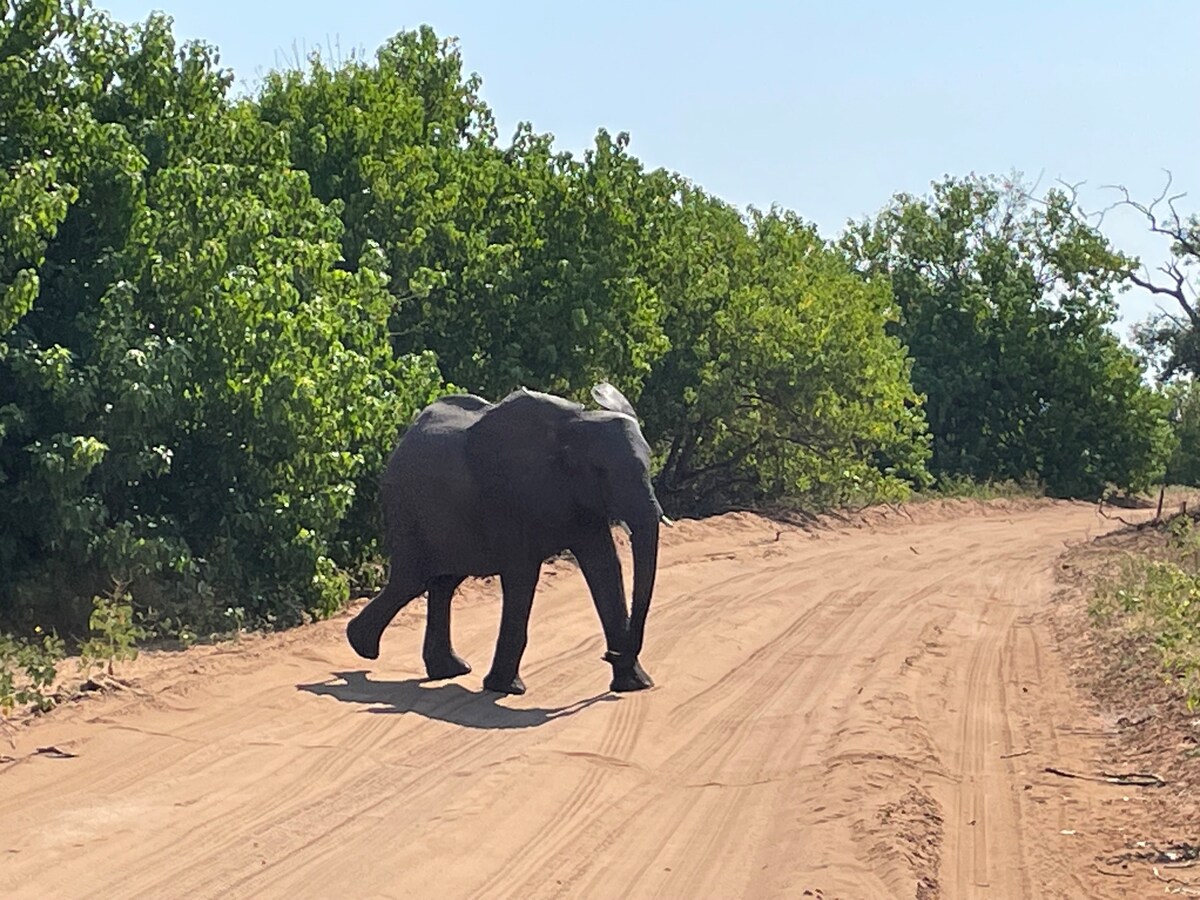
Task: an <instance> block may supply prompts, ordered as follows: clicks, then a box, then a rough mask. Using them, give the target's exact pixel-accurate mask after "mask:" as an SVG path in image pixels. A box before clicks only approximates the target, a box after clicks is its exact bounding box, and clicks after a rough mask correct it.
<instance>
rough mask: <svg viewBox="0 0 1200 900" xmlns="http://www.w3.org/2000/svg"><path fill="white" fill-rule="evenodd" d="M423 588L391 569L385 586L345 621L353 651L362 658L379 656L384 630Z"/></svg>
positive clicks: (347, 636)
mask: <svg viewBox="0 0 1200 900" xmlns="http://www.w3.org/2000/svg"><path fill="white" fill-rule="evenodd" d="M424 590H425V585H424V584H421V583H419V582H416V581H412V580H408V579H405V578H404V576H403V575H402V574H401V573H398V572H396V569H395V567H393V569H392V575H391V578H390V579H389V581H388V583H387V586H386V587H385V588H384V589H383V590H382V591H380V592H379V593H378V594H376V595H375V597H373V598H372V599H371V602H370V603H368V604H367V605H366V606H364V607H363V608H362V609H361V610H359V612H358V615H356V616H355V617H354V618H353V619H351V620H350V621H349V622H347V623H346V639H347V640H348V641H349V642H350V646H351V647H353V648H354V652H355V653H357V654H358V655H359V656H361V657H362V658H363V659H378V658H379V641H380V639H381V638H382V637H383V630H384V629H385V628H387V627H388V625H390V624H391V621H392V619H394V618H396V614H397V613H399V612H400V610H402V609H404V607H406V606H408V604H409V603H411V602H412V601H413V600H414V599H415V598H416V597H417V596H419V595H420V594H421V593H422V592H423V591H424Z"/></svg>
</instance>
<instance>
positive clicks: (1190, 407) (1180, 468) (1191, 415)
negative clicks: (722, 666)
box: [1165, 380, 1200, 487]
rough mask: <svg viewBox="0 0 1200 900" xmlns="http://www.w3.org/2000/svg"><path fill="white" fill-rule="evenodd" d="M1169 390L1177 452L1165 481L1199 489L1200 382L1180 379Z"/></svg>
mask: <svg viewBox="0 0 1200 900" xmlns="http://www.w3.org/2000/svg"><path fill="white" fill-rule="evenodd" d="M1166 390H1167V396H1168V397H1169V398H1170V401H1171V404H1172V413H1171V427H1172V430H1173V431H1174V436H1175V449H1174V452H1173V453H1172V454H1171V459H1170V461H1169V462H1168V463H1167V474H1166V479H1165V480H1166V482H1167V483H1168V484H1186V485H1192V486H1194V487H1200V382H1197V381H1194V380H1189V381H1182V380H1179V381H1176V382H1175V383H1174V384H1171V385H1169V386H1168V387H1167V389H1166Z"/></svg>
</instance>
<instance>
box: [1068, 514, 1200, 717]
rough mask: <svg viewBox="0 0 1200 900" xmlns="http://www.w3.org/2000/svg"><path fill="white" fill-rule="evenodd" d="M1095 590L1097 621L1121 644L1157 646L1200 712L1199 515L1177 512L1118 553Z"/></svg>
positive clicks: (1169, 675)
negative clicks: (1135, 543) (1130, 640)
mask: <svg viewBox="0 0 1200 900" xmlns="http://www.w3.org/2000/svg"><path fill="white" fill-rule="evenodd" d="M1195 499H1200V498H1195ZM1193 505H1195V504H1193ZM1094 591H1095V594H1094V599H1093V600H1092V603H1091V605H1090V608H1089V609H1090V613H1091V616H1092V619H1093V621H1094V622H1095V623H1096V624H1097V625H1098V626H1099V627H1100V628H1101V629H1105V630H1108V631H1110V632H1111V636H1112V637H1114V638H1115V639H1116V641H1117V642H1120V641H1121V640H1122V639H1125V638H1130V639H1132V644H1133V646H1135V647H1138V648H1141V647H1153V648H1154V655H1155V657H1156V658H1157V659H1156V662H1157V665H1158V666H1159V668H1160V669H1161V672H1162V674H1163V676H1164V677H1165V678H1166V679H1168V680H1169V681H1171V682H1172V683H1174V684H1175V685H1176V687H1177V688H1178V690H1179V691H1180V694H1181V696H1182V697H1183V699H1184V700H1185V701H1186V703H1187V707H1188V709H1189V710H1195V709H1200V514H1197V513H1188V512H1180V513H1176V514H1175V515H1173V516H1171V517H1170V518H1169V519H1167V520H1166V522H1165V523H1164V524H1163V525H1162V526H1161V527H1159V528H1156V529H1152V530H1148V531H1147V532H1146V537H1145V538H1144V539H1143V540H1142V541H1140V542H1139V543H1138V544H1137V545H1136V546H1135V547H1133V548H1131V549H1128V550H1124V551H1122V552H1116V553H1114V554H1113V556H1112V557H1111V559H1110V560H1109V561H1108V563H1107V565H1106V566H1105V567H1104V569H1103V570H1102V571H1101V572H1100V573H1098V574H1097V576H1096V577H1095V589H1094Z"/></svg>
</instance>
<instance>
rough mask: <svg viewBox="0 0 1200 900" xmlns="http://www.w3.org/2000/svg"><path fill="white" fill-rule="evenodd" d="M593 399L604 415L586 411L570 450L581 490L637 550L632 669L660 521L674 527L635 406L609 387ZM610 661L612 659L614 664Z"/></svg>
mask: <svg viewBox="0 0 1200 900" xmlns="http://www.w3.org/2000/svg"><path fill="white" fill-rule="evenodd" d="M592 396H593V397H594V398H595V399H596V401H597V402H599V403H600V404H601V405H602V406H604V407H605V409H604V410H596V411H590V410H589V411H583V412H581V413H580V414H579V419H578V421H577V422H576V423H575V424H574V425H573V427H572V430H571V434H572V437H571V438H569V439H568V441H567V450H568V452H571V451H572V450H573V451H575V453H576V465H577V466H578V467H579V468H581V469H582V470H583V471H580V472H579V473H578V474H579V476H580V482H579V487H580V488H582V497H581V499H583V500H584V501H585V502H586V501H587V500H588V499H589V498H590V499H591V502H593V503H595V504H597V507H596V508H597V509H598V511H602V513H603V515H604V516H605V517H606V518H607V519H608V520H609V521H610V522H619V523H621V524H623V525H624V526H625V527H626V528H627V529H628V530H629V533H630V544H631V548H632V550H633V604H632V609H631V611H630V612H631V615H630V621H629V646H628V648H627V649H626V652H627V653H628V654H629V655H630V657H631V660H630V664H631V665H632V663H633V662H635V661H636V660H637V656H638V654H639V653H640V652H641V649H642V640H643V637H644V635H645V627H646V616H647V614H648V613H649V611H650V600H651V596H652V594H653V592H654V578H655V574H656V572H657V569H658V528H659V522H660V521H663V522H667V523H668V524H669V523H670V520H668V519H667V518H666V517H665V516H664V515H663V511H662V507H661V506H659V503H658V498H657V497H656V496H655V494H654V486H653V484H652V482H651V479H650V447H649V445H648V444H647V443H646V439H645V437H643V435H642V429H641V427H640V426H639V425H638V420H637V415H636V413H635V412H634V410H633V406H632V405H631V404H630V403H629V401H628V400H626V399H625V397H624V396H622V395H621V393H620V392H619V391H618V390H617V389H616V388H614V387H613V386H612V385H609V384H604V383H601V384H598V385H596V387H595V388H593V389H592ZM610 661H612V662H614V664H615V661H614V660H610Z"/></svg>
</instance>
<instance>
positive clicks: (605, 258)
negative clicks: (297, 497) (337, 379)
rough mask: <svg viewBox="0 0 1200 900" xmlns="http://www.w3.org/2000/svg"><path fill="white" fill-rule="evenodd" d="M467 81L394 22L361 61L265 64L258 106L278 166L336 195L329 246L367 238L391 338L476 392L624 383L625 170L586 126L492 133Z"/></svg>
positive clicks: (631, 268)
mask: <svg viewBox="0 0 1200 900" xmlns="http://www.w3.org/2000/svg"><path fill="white" fill-rule="evenodd" d="M478 89H479V79H478V78H477V77H476V76H471V77H468V78H464V77H463V73H462V62H461V57H460V54H459V51H458V48H457V46H456V44H455V43H454V42H453V41H448V40H442V41H439V40H438V39H437V38H436V36H435V35H434V34H433V32H432V31H431V30H430V29H428V28H422V29H420V30H418V31H415V32H403V33H401V34H399V35H397V36H396V37H394V38H392V39H391V40H390V41H388V42H387V43H386V44H385V45H384V47H383V48H381V49H380V51H379V53H378V54H377V56H376V60H375V63H374V64H373V65H368V64H365V63H362V62H351V63H348V64H345V65H342V66H339V67H336V68H330V67H328V66H326V65H325V64H324V63H323V62H322V61H321V60H320V59H319V58H315V59H313V60H311V61H310V63H309V65H308V68H307V69H306V70H305V71H291V72H286V73H276V74H272V75H270V76H268V78H267V80H266V84H265V86H264V89H263V92H262V96H261V115H262V117H263V119H264V120H265V121H267V122H270V123H273V124H276V125H278V126H279V127H280V128H281V129H282V130H284V131H285V132H286V133H287V134H288V135H289V136H290V146H291V153H292V161H293V163H294V165H296V166H297V167H299V168H301V169H303V170H304V171H306V172H308V173H309V175H310V177H311V179H312V183H313V185H314V189H315V190H316V192H317V195H318V196H319V197H321V198H322V199H324V200H327V201H331V200H338V201H340V202H341V203H342V204H343V205H342V219H343V222H344V224H345V232H344V238H343V243H344V252H345V255H346V257H347V258H348V259H355V258H357V257H356V254H357V252H358V249H357V248H359V247H361V246H362V245H363V244H364V242H367V241H375V242H377V243H378V244H379V245H380V246H381V247H382V248H383V250H384V253H385V254H386V256H387V259H388V272H389V274H390V275H391V278H392V280H391V290H392V292H393V295H394V297H395V311H394V314H393V318H392V328H393V345H394V347H395V349H396V352H397V353H410V352H419V351H421V350H425V349H430V350H433V351H434V352H435V353H436V354H437V357H438V361H439V365H440V367H441V371H442V373H443V374H444V376H445V377H446V378H447V379H448V380H450V381H453V382H454V383H456V384H460V385H462V386H463V387H465V388H467V389H470V390H473V391H478V392H480V393H483V394H485V395H488V396H493V397H495V396H499V395H502V394H504V393H507V392H508V391H510V390H512V389H513V388H515V387H517V386H519V385H521V384H526V385H528V386H531V387H539V388H543V389H547V390H559V391H565V392H568V393H578V392H579V391H581V390H583V389H585V388H586V387H587V385H588V384H589V383H590V382H591V381H594V380H595V379H597V378H600V377H613V378H619V379H621V381H622V384H623V386H624V387H625V388H626V389H629V390H631V391H633V392H635V393H636V387H637V384H638V383H640V380H641V378H642V377H644V375H645V373H646V372H647V371H648V370H649V366H650V364H651V362H652V361H653V360H654V359H655V358H656V357H657V356H658V355H659V354H661V352H662V350H663V349H664V348H665V342H664V341H663V339H662V336H661V333H660V332H659V330H658V322H659V319H660V318H661V311H660V309H659V303H658V298H657V297H656V296H655V295H654V294H653V292H652V291H651V290H650V289H649V288H648V286H647V285H646V284H645V283H644V282H642V281H641V280H640V278H639V275H638V271H639V267H638V263H639V258H640V253H641V249H640V248H641V238H642V237H643V235H642V232H641V231H640V230H639V226H640V215H639V209H638V204H639V200H640V196H641V191H642V181H643V178H642V169H641V166H640V164H639V163H638V162H637V160H636V159H634V158H633V157H631V156H630V155H629V154H628V153H627V152H626V146H627V143H628V138H627V137H626V136H624V135H620V136H618V137H617V138H616V139H615V140H614V139H612V138H611V137H610V136H609V135H608V134H607V133H605V132H603V131H601V132H600V133H599V134H598V135H597V138H596V142H595V146H594V148H593V149H591V150H589V151H588V152H587V153H585V154H584V155H583V158H582V159H578V160H577V159H575V158H573V157H572V156H571V155H570V154H567V153H555V152H554V150H553V147H552V139H551V138H550V137H549V136H548V135H539V134H536V133H534V132H533V130H532V129H531V128H530V127H529V126H528V125H521V126H520V127H519V128H518V130H517V133H516V135H515V136H514V138H513V141H512V143H511V144H510V145H509V146H508V147H506V148H501V147H499V146H498V145H497V142H496V134H495V126H494V123H493V121H492V117H491V113H490V111H489V110H488V109H487V107H486V106H485V105H484V104H483V103H482V101H481V100H480V99H479V97H478Z"/></svg>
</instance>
